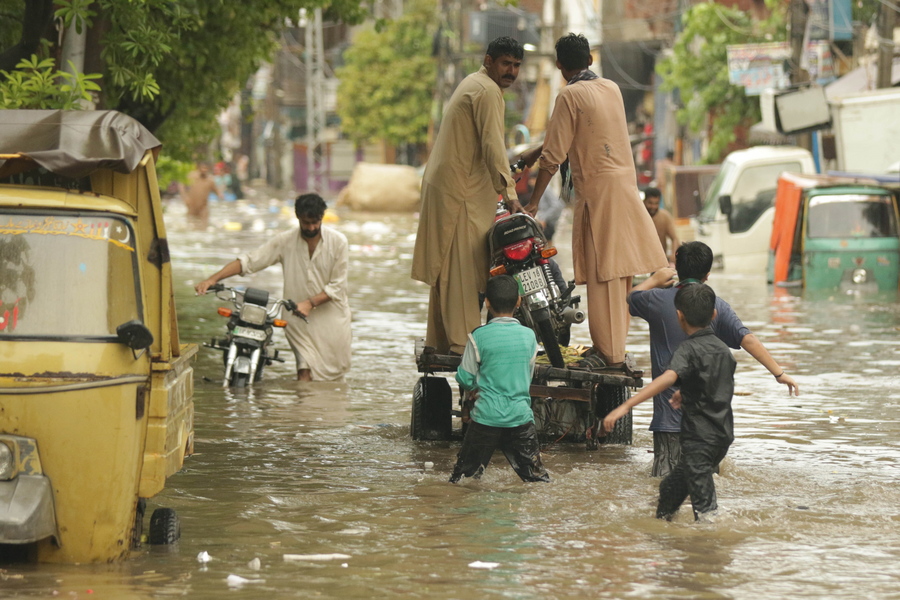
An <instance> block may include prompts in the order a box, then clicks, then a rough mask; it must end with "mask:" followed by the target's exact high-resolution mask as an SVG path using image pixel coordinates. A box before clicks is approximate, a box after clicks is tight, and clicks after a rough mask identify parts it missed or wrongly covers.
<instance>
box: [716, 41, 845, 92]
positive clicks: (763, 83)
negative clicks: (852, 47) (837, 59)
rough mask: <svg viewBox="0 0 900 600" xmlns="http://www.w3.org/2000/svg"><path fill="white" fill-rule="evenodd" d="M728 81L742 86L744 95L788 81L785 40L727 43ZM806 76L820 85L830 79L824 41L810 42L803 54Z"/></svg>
mask: <svg viewBox="0 0 900 600" xmlns="http://www.w3.org/2000/svg"><path fill="white" fill-rule="evenodd" d="M727 53H728V81H729V82H730V83H732V84H734V85H739V86H741V87H743V88H744V91H745V93H746V94H747V95H748V96H759V95H760V94H761V93H762V92H763V90H766V89H774V90H780V89H784V88H786V87H788V86H789V85H790V83H791V82H790V73H789V71H788V69H789V67H788V66H787V65H788V63H789V62H790V59H791V47H790V44H788V42H770V43H766V44H736V45H733V46H728V48H727ZM803 67H804V68H805V69H806V70H807V71H809V77H810V80H811V81H813V82H815V83H818V84H820V85H824V84H826V83H828V82H829V81H832V80H833V79H834V60H833V57H832V55H831V47H830V46H829V44H828V42H810V43H809V44H808V45H807V47H806V55H805V56H804V57H803Z"/></svg>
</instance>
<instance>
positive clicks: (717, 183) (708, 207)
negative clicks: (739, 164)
mask: <svg viewBox="0 0 900 600" xmlns="http://www.w3.org/2000/svg"><path fill="white" fill-rule="evenodd" d="M733 170H734V163H732V162H728V161H727V160H726V161H725V162H724V163H722V168H721V169H719V172H718V173H717V174H716V178H715V179H713V182H712V183H711V184H710V186H709V191H708V192H707V193H706V199H705V200H704V202H703V208H702V209H700V215H699V216H698V217H697V220H699V221H715V219H716V215H718V214H719V194H721V193H722V185H723V184H724V183H725V179H726V178H727V177H728V174H729V173H731V171H733Z"/></svg>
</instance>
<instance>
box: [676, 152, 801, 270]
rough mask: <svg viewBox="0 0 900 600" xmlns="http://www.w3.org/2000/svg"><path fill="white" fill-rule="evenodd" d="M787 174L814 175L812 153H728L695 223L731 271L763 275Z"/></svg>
mask: <svg viewBox="0 0 900 600" xmlns="http://www.w3.org/2000/svg"><path fill="white" fill-rule="evenodd" d="M784 171H791V172H796V173H815V165H814V163H813V159H812V154H810V152H809V151H808V150H804V149H803V148H795V147H778V146H757V147H754V148H748V149H746V150H738V151H736V152H732V153H731V154H729V155H728V156H727V157H726V159H725V161H724V162H723V163H722V167H721V169H720V170H719V173H718V175H716V178H715V180H714V181H713V183H712V185H711V186H710V188H709V192H708V193H707V195H706V200H705V201H704V204H703V208H702V209H701V211H700V214H699V215H698V216H697V218H696V219H694V223H693V224H694V230H695V232H696V235H695V239H697V240H698V241H701V242H704V243H705V244H706V245H708V246H709V247H710V248H711V249H712V251H713V256H714V257H715V259H716V263H715V264H716V265H717V266H721V267H723V268H725V269H726V270H729V271H740V272H746V273H760V274H761V273H764V272H765V269H766V264H767V261H768V248H769V245H768V244H769V238H770V237H771V235H772V221H773V219H774V217H775V187H776V184H777V182H778V176H779V175H780V174H781V173H782V172H784Z"/></svg>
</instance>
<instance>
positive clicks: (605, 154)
mask: <svg viewBox="0 0 900 600" xmlns="http://www.w3.org/2000/svg"><path fill="white" fill-rule="evenodd" d="M592 61H593V59H592V57H591V50H590V46H589V45H588V41H587V39H586V38H585V37H584V36H583V35H576V34H574V33H570V34H569V35H566V36H563V37H561V38H560V39H559V40H558V41H557V42H556V66H557V68H558V69H559V70H560V72H561V73H562V75H563V77H565V78H566V81H567V82H568V83H567V85H566V86H565V87H564V88H563V89H561V90H560V92H559V95H558V96H557V98H556V105H555V106H554V108H553V113H552V114H551V115H550V121H549V122H548V123H547V133H546V135H545V137H544V143H543V145H542V146H540V147H538V148H537V149H535V150H534V151H532V152H529V153H528V155H527V156H525V162H526V164H528V165H531V164H533V163H534V162H535V161H536V160H537V159H538V157H540V162H539V163H538V166H539V168H540V170H539V171H538V175H537V181H535V185H534V192H532V194H531V202H529V204H528V206H526V207H525V210H526V212H528V213H529V214H531V215H532V216H533V215H534V214H535V213H537V210H538V206H539V204H540V201H541V196H542V195H543V194H544V190H545V189H546V188H547V184H548V183H549V182H550V178H551V177H553V174H554V173H556V171H557V170H559V166H560V165H561V164H562V163H563V162H565V160H566V159H567V158H568V160H569V164H570V167H571V171H572V182H573V183H574V187H575V207H574V217H573V221H572V222H573V224H574V225H573V227H572V260H573V263H574V267H575V281H576V283H579V284H586V285H587V302H588V325H589V328H590V333H591V340H592V341H593V345H594V347H593V352H591V355H590V356H589V357H588V358H587V359H586V361H587V363H588V365H587V366H590V367H595V366H596V367H602V366H604V365H607V366H624V363H625V338H626V336H627V335H628V325H629V321H630V318H631V317H630V316H629V314H628V303H627V301H626V298H627V296H628V292H629V290H630V289H631V279H632V277H633V276H634V275H636V274H639V273H649V272H651V271H655V270H657V269H659V268H662V267H665V266H666V265H667V264H668V261H667V260H666V256H665V253H664V252H663V251H662V247H661V246H660V244H659V242H658V241H657V240H658V239H659V238H658V237H657V235H656V229H655V228H654V227H653V221H652V220H651V219H650V215H649V214H648V213H647V209H645V208H644V206H643V205H642V204H641V198H640V194H639V193H638V188H637V174H636V172H635V168H634V157H633V155H632V152H631V141H630V139H629V137H628V125H627V122H626V119H625V106H624V103H623V101H622V92H621V91H620V90H619V87H618V85H616V84H615V83H614V82H612V81H610V80H608V79H603V78H601V77H599V76H598V75H596V74H595V73H593V72H592V71H590V70H589V69H588V67H589V66H590V65H591V62H592ZM626 371H627V368H626Z"/></svg>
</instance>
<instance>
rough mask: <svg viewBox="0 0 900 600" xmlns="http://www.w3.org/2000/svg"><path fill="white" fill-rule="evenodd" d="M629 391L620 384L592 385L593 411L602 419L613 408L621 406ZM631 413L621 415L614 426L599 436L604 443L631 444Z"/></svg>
mask: <svg viewBox="0 0 900 600" xmlns="http://www.w3.org/2000/svg"><path fill="white" fill-rule="evenodd" d="M629 396H630V393H629V392H628V388H626V387H624V386H620V385H603V384H598V385H596V386H595V387H594V411H595V412H596V414H597V417H599V419H600V420H601V421H602V420H603V418H604V417H605V416H606V415H608V414H609V413H610V412H612V411H613V409H615V408H617V407H619V406H621V405H622V404H623V403H624V402H625V401H626V400H628V398H629ZM631 425H632V413H631V412H629V413H628V414H627V415H625V416H624V417H622V418H621V419H619V420H618V421H617V422H616V426H615V428H614V429H613V430H612V431H610V432H609V433H607V434H606V437H603V438H600V442H601V443H604V444H631V435H632V426H631Z"/></svg>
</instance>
